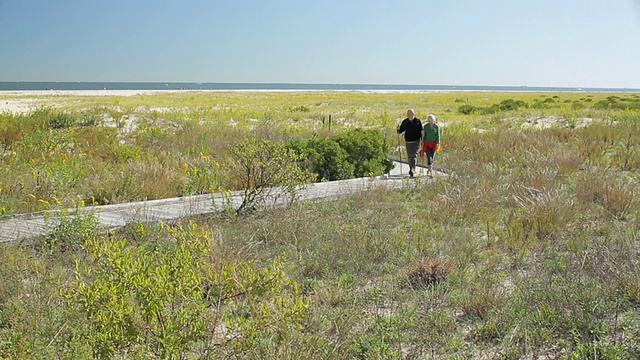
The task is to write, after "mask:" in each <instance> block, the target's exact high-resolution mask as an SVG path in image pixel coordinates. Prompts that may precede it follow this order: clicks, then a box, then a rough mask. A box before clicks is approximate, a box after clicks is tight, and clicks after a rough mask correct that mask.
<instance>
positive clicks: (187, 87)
mask: <svg viewBox="0 0 640 360" xmlns="http://www.w3.org/2000/svg"><path fill="white" fill-rule="evenodd" d="M7 91H19V92H23V91H37V92H42V91H44V92H46V93H47V94H50V93H51V91H65V93H66V92H68V91H137V92H138V93H146V92H158V91H160V92H164V91H260V92H267V91H365V92H376V93H379V92H382V93H385V92H458V91H497V92H503V91H504V92H511V91H516V92H640V88H638V89H633V88H589V87H584V88H582V87H539V86H531V87H530V86H479V85H402V84H400V85H385V84H293V83H204V82H203V83H198V82H167V83H163V82H15V81H14V82H11V81H6V82H1V81H0V92H2V93H4V92H7ZM39 94H40V93H39ZM98 94H104V93H96V94H95V95H98Z"/></svg>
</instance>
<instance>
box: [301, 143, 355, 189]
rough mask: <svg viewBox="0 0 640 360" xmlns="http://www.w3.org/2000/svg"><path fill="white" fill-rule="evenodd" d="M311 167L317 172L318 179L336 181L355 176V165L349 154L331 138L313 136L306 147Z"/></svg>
mask: <svg viewBox="0 0 640 360" xmlns="http://www.w3.org/2000/svg"><path fill="white" fill-rule="evenodd" d="M305 155H306V157H307V159H308V160H309V162H310V165H311V169H313V172H315V173H316V174H317V177H316V181H323V180H328V181H334V180H343V179H349V178H351V177H353V174H354V172H355V166H354V165H353V164H352V163H351V162H350V161H349V154H348V153H347V151H346V150H345V149H343V148H342V147H341V146H340V144H338V142H336V141H335V140H334V139H331V138H313V139H311V140H310V141H309V144H308V146H307V147H306V149H305Z"/></svg>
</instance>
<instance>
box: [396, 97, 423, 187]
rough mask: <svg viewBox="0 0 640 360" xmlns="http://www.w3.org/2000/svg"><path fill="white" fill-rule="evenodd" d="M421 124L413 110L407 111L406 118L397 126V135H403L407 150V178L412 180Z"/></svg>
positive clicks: (418, 148)
mask: <svg viewBox="0 0 640 360" xmlns="http://www.w3.org/2000/svg"><path fill="white" fill-rule="evenodd" d="M422 130H423V128H422V122H421V121H420V119H418V118H417V117H416V115H415V112H414V111H413V109H409V110H407V118H406V119H404V120H402V123H401V124H400V126H398V129H397V131H398V134H402V133H404V142H405V146H406V148H407V160H408V161H409V177H411V178H413V174H414V172H415V171H416V157H417V156H418V151H419V150H420V140H422Z"/></svg>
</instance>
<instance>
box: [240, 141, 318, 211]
mask: <svg viewBox="0 0 640 360" xmlns="http://www.w3.org/2000/svg"><path fill="white" fill-rule="evenodd" d="M231 153H232V155H233V158H232V160H231V162H230V164H229V168H230V171H231V181H232V182H234V187H237V188H240V189H242V191H243V199H242V203H241V204H240V206H239V207H238V208H237V209H236V212H237V213H241V212H243V211H245V210H251V209H255V208H256V207H257V206H258V205H260V204H265V203H266V202H267V201H273V202H276V201H277V200H279V199H280V198H282V197H285V196H289V201H290V202H293V201H294V200H295V199H296V189H297V187H298V186H300V185H303V184H306V183H309V182H310V181H311V179H312V178H313V174H312V173H311V172H309V171H308V170H307V169H303V168H302V167H300V166H299V160H300V157H299V155H298V154H296V152H295V151H294V150H293V149H291V148H288V147H287V146H286V145H285V144H283V143H278V142H274V141H271V140H260V141H257V140H246V141H243V142H240V143H238V144H237V145H235V146H234V147H233V148H231Z"/></svg>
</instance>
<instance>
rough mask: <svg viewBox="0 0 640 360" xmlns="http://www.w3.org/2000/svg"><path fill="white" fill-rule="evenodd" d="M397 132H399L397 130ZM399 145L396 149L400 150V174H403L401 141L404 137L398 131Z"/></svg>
mask: <svg viewBox="0 0 640 360" xmlns="http://www.w3.org/2000/svg"><path fill="white" fill-rule="evenodd" d="M396 133H398V132H397V131H396ZM397 138H398V146H397V147H396V149H398V151H399V152H400V156H398V158H399V159H400V176H403V174H402V145H400V141H401V139H402V135H400V133H398V137H397ZM407 162H409V154H407Z"/></svg>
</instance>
